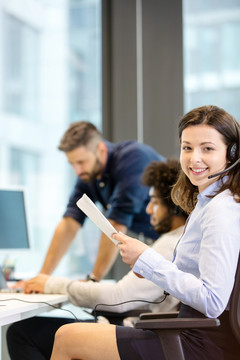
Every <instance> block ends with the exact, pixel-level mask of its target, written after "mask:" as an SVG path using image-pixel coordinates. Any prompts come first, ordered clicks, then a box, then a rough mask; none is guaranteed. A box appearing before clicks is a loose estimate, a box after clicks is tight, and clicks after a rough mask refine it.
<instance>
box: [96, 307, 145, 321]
mask: <svg viewBox="0 0 240 360" xmlns="http://www.w3.org/2000/svg"><path fill="white" fill-rule="evenodd" d="M143 311H144V312H145V313H148V310H146V309H141V308H139V309H133V310H129V311H125V312H120V313H117V312H112V311H104V310H96V311H94V310H93V311H92V315H96V316H104V317H106V318H107V319H108V318H112V317H114V318H115V317H117V318H121V319H125V318H127V317H136V316H139V315H140V314H142V313H143ZM149 313H151V311H150V310H149Z"/></svg>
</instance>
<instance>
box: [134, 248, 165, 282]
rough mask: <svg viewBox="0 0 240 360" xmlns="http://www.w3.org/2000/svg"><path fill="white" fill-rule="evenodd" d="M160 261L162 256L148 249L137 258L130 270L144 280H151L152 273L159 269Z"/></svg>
mask: <svg viewBox="0 0 240 360" xmlns="http://www.w3.org/2000/svg"><path fill="white" fill-rule="evenodd" d="M162 259H164V258H163V256H162V255H160V254H159V253H157V252H156V251H155V250H153V249H151V248H148V249H147V250H145V251H144V252H143V253H142V254H141V255H140V256H139V258H138V259H137V261H136V262H135V264H134V267H133V268H132V270H133V271H134V272H136V273H137V274H139V275H141V276H143V277H144V278H145V279H148V280H152V277H153V272H154V270H156V269H159V268H160V266H161V260H162Z"/></svg>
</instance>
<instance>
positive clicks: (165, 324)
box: [135, 318, 220, 330]
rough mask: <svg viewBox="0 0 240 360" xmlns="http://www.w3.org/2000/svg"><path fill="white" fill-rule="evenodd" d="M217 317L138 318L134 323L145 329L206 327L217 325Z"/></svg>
mask: <svg viewBox="0 0 240 360" xmlns="http://www.w3.org/2000/svg"><path fill="white" fill-rule="evenodd" d="M219 325H220V321H219V319H209V318H206V319H199V318H175V319H167V320H165V319H152V320H138V321H137V322H136V324H135V328H136V329H145V330H147V329H148V330H168V329H191V328H208V327H215V326H219Z"/></svg>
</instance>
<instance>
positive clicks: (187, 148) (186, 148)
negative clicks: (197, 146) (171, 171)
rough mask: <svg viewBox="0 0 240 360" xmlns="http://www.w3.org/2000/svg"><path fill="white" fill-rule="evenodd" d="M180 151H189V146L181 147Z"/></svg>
mask: <svg viewBox="0 0 240 360" xmlns="http://www.w3.org/2000/svg"><path fill="white" fill-rule="evenodd" d="M182 150H184V151H189V150H191V148H190V146H183V147H182Z"/></svg>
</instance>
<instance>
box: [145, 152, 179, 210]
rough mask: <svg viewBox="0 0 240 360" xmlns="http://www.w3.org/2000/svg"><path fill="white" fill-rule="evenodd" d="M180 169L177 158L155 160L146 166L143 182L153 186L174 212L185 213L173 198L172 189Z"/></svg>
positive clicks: (164, 202)
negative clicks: (164, 160)
mask: <svg viewBox="0 0 240 360" xmlns="http://www.w3.org/2000/svg"><path fill="white" fill-rule="evenodd" d="M179 171H180V163H179V161H178V160H176V159H168V160H167V161H166V162H162V161H153V162H151V163H150V164H149V165H148V166H147V167H146V168H145V170H144V172H143V175H142V183H143V185H146V186H148V187H153V188H154V190H155V191H156V193H157V196H159V197H160V199H161V201H162V202H163V204H164V205H166V206H167V207H168V208H169V210H172V211H173V213H175V214H177V215H185V213H184V212H183V211H182V210H181V209H180V208H179V207H176V205H175V204H174V203H173V201H172V199H171V190H172V187H173V185H174V184H175V183H176V182H177V179H178V174H179Z"/></svg>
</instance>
